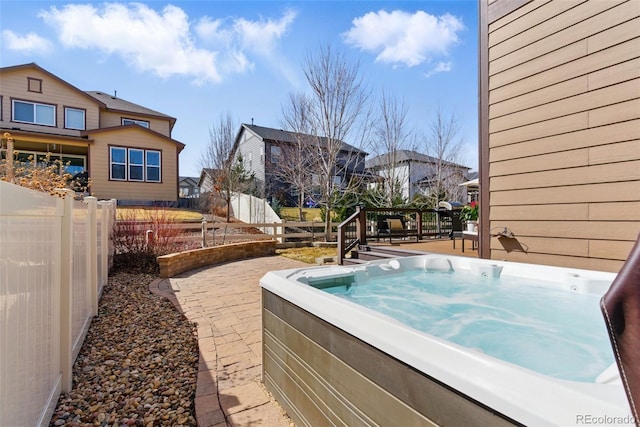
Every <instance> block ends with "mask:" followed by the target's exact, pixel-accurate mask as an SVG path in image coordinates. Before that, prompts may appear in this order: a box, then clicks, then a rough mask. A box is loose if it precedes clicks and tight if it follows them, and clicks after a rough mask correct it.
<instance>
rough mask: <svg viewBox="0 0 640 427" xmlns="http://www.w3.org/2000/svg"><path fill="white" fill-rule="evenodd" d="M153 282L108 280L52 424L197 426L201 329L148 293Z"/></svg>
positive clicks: (146, 278)
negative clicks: (198, 337) (71, 387)
mask: <svg viewBox="0 0 640 427" xmlns="http://www.w3.org/2000/svg"><path fill="white" fill-rule="evenodd" d="M153 279H155V276H153V275H149V274H142V273H141V274H131V273H124V272H118V273H115V274H113V275H112V277H110V278H109V283H108V284H107V285H106V286H105V288H104V291H103V294H102V298H101V300H100V305H99V313H98V316H97V317H96V318H94V319H93V321H92V323H91V327H90V328H89V332H88V334H87V337H86V339H85V342H84V344H83V346H82V349H81V351H80V354H79V355H78V358H77V359H76V362H75V364H74V366H73V389H72V390H71V392H69V393H64V394H62V395H61V396H60V399H59V400H58V405H57V407H56V409H55V411H54V414H53V417H52V419H51V423H50V425H52V426H61V425H66V426H82V425H98V426H106V425H109V426H131V425H134V426H159V425H162V426H165V425H166V426H180V425H182V426H195V425H196V417H195V406H194V399H195V393H196V379H197V373H198V356H199V354H198V340H197V331H196V327H195V325H194V324H192V323H190V322H189V321H188V320H187V319H186V318H185V317H184V316H183V315H182V314H180V313H179V312H178V311H177V310H176V309H175V307H174V306H173V305H172V304H171V303H170V302H169V301H167V300H165V299H163V298H161V297H159V296H157V295H153V294H152V293H151V292H150V291H149V289H148V285H149V283H150V282H151V281H152V280H153Z"/></svg>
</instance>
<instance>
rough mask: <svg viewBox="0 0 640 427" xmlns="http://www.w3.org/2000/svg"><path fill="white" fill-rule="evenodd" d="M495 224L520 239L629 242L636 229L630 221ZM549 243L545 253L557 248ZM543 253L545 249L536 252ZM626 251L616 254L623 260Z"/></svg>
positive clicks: (503, 222)
mask: <svg viewBox="0 0 640 427" xmlns="http://www.w3.org/2000/svg"><path fill="white" fill-rule="evenodd" d="M495 227H496V228H497V229H500V227H507V228H509V229H510V230H511V231H513V233H514V234H515V236H516V237H517V238H518V240H519V241H521V242H523V243H524V242H526V239H528V238H532V237H545V238H549V239H551V238H564V239H582V240H617V241H626V242H633V241H635V239H636V237H637V236H638V232H640V227H639V226H638V224H637V223H635V222H631V221H515V220H503V221H497V222H496V223H495ZM560 250H561V249H560V248H554V247H553V246H549V248H548V251H547V252H548V253H554V251H560ZM540 252H545V251H540ZM626 255H627V254H624V255H623V254H620V259H624V257H626Z"/></svg>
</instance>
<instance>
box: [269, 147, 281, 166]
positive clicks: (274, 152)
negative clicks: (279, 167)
mask: <svg viewBox="0 0 640 427" xmlns="http://www.w3.org/2000/svg"><path fill="white" fill-rule="evenodd" d="M281 156H282V149H281V148H280V146H278V145H272V146H271V161H272V162H277V161H279V160H280V157H281Z"/></svg>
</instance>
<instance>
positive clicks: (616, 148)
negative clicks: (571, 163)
mask: <svg viewBox="0 0 640 427" xmlns="http://www.w3.org/2000/svg"><path fill="white" fill-rule="evenodd" d="M638 130H639V131H640V129H638ZM638 135H640V133H639V134H638ZM635 159H640V139H636V140H634V141H627V142H621V143H619V144H609V145H605V146H599V147H591V148H589V164H590V165H597V164H600V163H613V162H626V161H630V160H635ZM639 173H640V172H639Z"/></svg>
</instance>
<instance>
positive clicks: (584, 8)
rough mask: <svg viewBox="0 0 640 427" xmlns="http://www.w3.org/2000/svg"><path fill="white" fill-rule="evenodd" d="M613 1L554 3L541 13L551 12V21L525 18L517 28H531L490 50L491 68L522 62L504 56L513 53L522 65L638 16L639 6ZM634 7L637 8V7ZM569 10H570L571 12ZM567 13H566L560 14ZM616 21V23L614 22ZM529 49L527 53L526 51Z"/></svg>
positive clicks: (541, 9)
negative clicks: (625, 19)
mask: <svg viewBox="0 0 640 427" xmlns="http://www.w3.org/2000/svg"><path fill="white" fill-rule="evenodd" d="M616 3H617V2H614V1H611V0H609V1H587V2H583V3H582V4H580V5H578V6H576V7H572V6H574V5H575V4H576V2H570V1H559V2H553V3H551V4H550V5H548V6H547V7H545V8H540V9H538V10H540V11H548V13H547V15H548V16H547V17H544V18H543V19H546V18H548V17H551V18H550V19H547V20H544V21H542V22H541V21H540V20H537V21H536V20H530V19H527V18H528V17H524V18H523V19H522V20H521V21H519V22H518V26H520V27H523V26H524V27H525V28H528V29H527V30H526V31H523V32H520V33H518V34H516V35H514V36H513V37H511V38H509V39H507V40H505V41H504V42H503V43H500V44H498V45H495V46H492V47H491V48H490V49H489V61H492V67H493V66H495V67H496V71H497V70H503V69H505V68H507V67H512V66H513V65H517V64H519V63H521V62H513V61H512V60H508V58H506V57H505V55H508V54H509V53H511V52H516V51H517V52H521V54H520V55H519V56H518V57H519V58H520V60H521V61H522V62H524V61H527V60H529V59H533V58H535V57H538V56H540V55H543V54H545V53H548V52H550V51H552V50H554V49H556V48H557V47H559V46H566V45H568V44H571V43H573V42H574V41H576V40H581V39H583V38H586V37H588V36H590V35H591V34H594V33H596V32H600V31H603V30H605V29H607V28H609V27H611V26H612V24H611V22H618V21H619V19H620V18H624V17H626V18H627V19H629V18H631V17H632V16H634V15H632V14H633V13H636V12H637V9H638V5H637V2H635V0H634V1H629V2H627V3H624V4H620V5H616ZM634 3H635V4H634ZM569 9H570V10H569ZM565 10H568V12H567V13H560V12H564V11H565ZM611 18H613V19H611ZM525 46H526V49H523V48H524V47H525Z"/></svg>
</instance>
